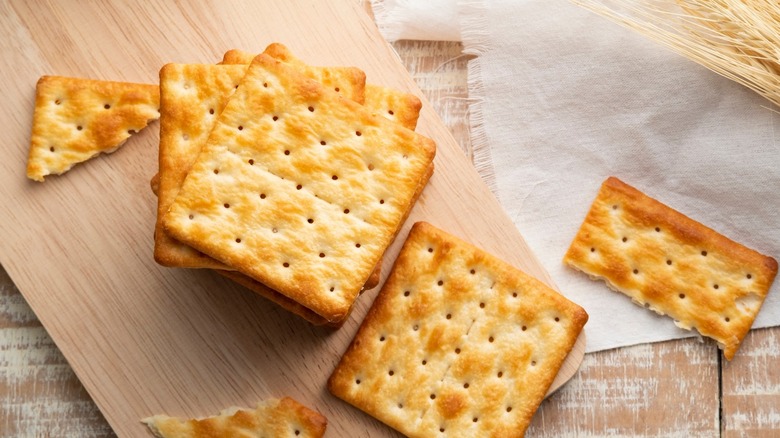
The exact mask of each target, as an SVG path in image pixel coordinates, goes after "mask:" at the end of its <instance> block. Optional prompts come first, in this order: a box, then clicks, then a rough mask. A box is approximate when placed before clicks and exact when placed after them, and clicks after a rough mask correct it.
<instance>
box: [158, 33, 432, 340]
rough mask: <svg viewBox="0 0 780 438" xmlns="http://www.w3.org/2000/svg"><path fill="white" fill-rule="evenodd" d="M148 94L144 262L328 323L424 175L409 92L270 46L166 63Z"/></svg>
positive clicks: (377, 254)
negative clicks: (155, 119) (151, 137)
mask: <svg viewBox="0 0 780 438" xmlns="http://www.w3.org/2000/svg"><path fill="white" fill-rule="evenodd" d="M160 94H161V98H160V113H161V117H160V163H159V164H160V168H159V186H158V188H157V190H158V209H157V213H158V216H157V223H156V228H155V259H156V260H157V261H158V262H159V263H161V264H163V265H166V266H175V267H187V268H211V269H216V270H218V271H219V272H220V273H221V274H223V275H225V276H227V277H229V278H231V279H234V280H235V281H237V282H239V283H241V284H243V285H245V286H248V287H250V288H251V289H253V290H255V291H256V292H258V293H260V294H262V295H264V296H266V297H267V298H269V299H271V300H273V301H275V302H277V303H278V304H280V305H281V306H283V307H284V308H286V309H288V310H290V311H292V312H294V313H296V314H298V315H300V316H302V317H304V318H305V319H307V320H308V321H310V322H312V323H315V324H328V325H336V326H338V325H340V324H341V323H342V322H343V321H344V320H345V318H346V317H347V315H348V314H349V311H350V309H351V308H352V305H353V303H354V301H355V299H356V298H357V296H358V295H359V293H360V292H361V291H362V290H363V289H364V288H365V287H366V285H367V283H368V286H369V287H372V286H374V285H375V284H376V282H377V279H378V275H377V274H376V272H377V271H376V267H377V266H378V265H379V264H380V263H379V262H380V260H381V258H382V255H383V254H384V252H385V249H386V248H387V247H388V245H389V244H390V243H391V242H392V240H393V239H394V237H395V235H396V234H397V232H398V231H399V229H400V226H401V224H402V223H403V222H404V220H405V219H406V217H407V215H408V214H409V212H410V210H411V208H412V206H413V205H414V203H415V201H416V199H417V197H418V196H419V194H420V193H421V191H422V189H423V188H424V187H425V184H426V183H427V181H428V179H429V178H430V176H431V174H432V171H433V157H434V154H435V144H434V143H433V141H432V140H430V139H428V138H426V137H423V136H421V135H419V134H417V133H415V132H414V131H413V130H412V129H410V128H414V126H415V124H416V120H417V115H418V114H419V109H420V101H419V99H417V98H415V97H413V96H411V95H408V94H406V93H401V92H398V91H394V90H389V89H386V88H383V87H366V85H365V74H364V73H363V72H362V71H360V70H359V69H356V68H351V67H346V68H318V67H311V66H308V65H306V64H305V63H303V62H302V61H300V60H298V59H297V58H295V57H294V56H293V55H292V54H291V53H290V52H289V50H287V49H286V48H285V47H284V46H282V45H280V44H273V45H271V46H269V48H268V49H267V50H266V51H265V52H264V53H263V54H261V55H258V56H251V55H248V54H245V53H243V52H239V51H231V52H228V54H226V56H225V59H224V60H223V62H222V65H201V64H197V65H194V64H169V65H166V66H164V67H163V68H162V70H161V71H160ZM363 103H365V105H364V104H363ZM153 185H154V184H153Z"/></svg>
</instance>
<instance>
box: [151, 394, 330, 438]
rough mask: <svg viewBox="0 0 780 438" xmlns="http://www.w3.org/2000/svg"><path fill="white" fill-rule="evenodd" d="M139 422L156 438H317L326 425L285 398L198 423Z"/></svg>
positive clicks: (161, 418)
mask: <svg viewBox="0 0 780 438" xmlns="http://www.w3.org/2000/svg"><path fill="white" fill-rule="evenodd" d="M141 421H142V422H144V423H146V425H147V426H149V429H150V430H151V431H152V433H154V434H155V436H157V437H159V438H200V437H203V438H205V437H209V438H217V437H275V438H277V437H278V438H282V437H290V438H319V437H322V436H323V435H324V434H325V428H326V426H327V423H328V421H327V419H326V418H325V417H323V416H322V415H321V414H319V413H318V412H315V411H313V410H311V409H309V408H307V407H305V406H303V405H301V404H300V403H298V402H296V401H295V400H293V399H291V398H289V397H285V398H283V399H281V400H277V399H270V400H266V401H264V402H260V403H258V405H257V408H255V409H254V410H250V409H241V408H230V409H226V410H224V411H222V412H221V413H220V414H219V415H217V416H213V417H206V418H202V419H181V418H173V417H169V416H167V415H155V416H153V417H149V418H144V419H143V420H141Z"/></svg>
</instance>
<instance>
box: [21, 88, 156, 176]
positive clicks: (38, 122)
mask: <svg viewBox="0 0 780 438" xmlns="http://www.w3.org/2000/svg"><path fill="white" fill-rule="evenodd" d="M159 105H160V89H159V87H158V86H157V85H152V84H136V83H129V82H110V81H100V80H94V79H80V78H67V77H62V76H43V77H41V78H40V79H39V80H38V84H37V86H36V89H35V111H34V113H33V123H32V136H31V139H30V154H29V158H28V160H27V177H28V178H30V179H33V180H35V181H43V180H44V177H45V176H47V175H51V174H58V175H59V174H63V173H65V172H67V171H68V170H70V169H71V168H72V167H73V166H74V165H76V164H78V163H81V162H84V161H87V160H88V159H90V158H92V157H94V156H96V155H98V154H100V153H111V152H114V151H115V150H116V149H117V148H119V147H120V146H122V144H124V142H125V141H126V140H127V139H128V138H129V137H130V136H131V135H132V134H133V133H136V132H138V131H140V130H141V129H143V128H145V127H146V125H147V124H148V123H149V121H151V120H156V119H157V118H158V117H159V116H160V115H159V112H158V107H159Z"/></svg>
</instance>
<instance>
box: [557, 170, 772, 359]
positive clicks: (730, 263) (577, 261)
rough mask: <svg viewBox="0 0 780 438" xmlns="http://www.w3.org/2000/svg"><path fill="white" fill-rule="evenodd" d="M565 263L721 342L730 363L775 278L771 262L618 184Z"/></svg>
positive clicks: (597, 206)
mask: <svg viewBox="0 0 780 438" xmlns="http://www.w3.org/2000/svg"><path fill="white" fill-rule="evenodd" d="M564 262H565V263H566V264H568V265H569V266H571V267H573V268H575V269H578V270H580V271H582V272H584V273H586V274H588V275H590V276H591V277H592V278H595V279H602V280H604V281H605V282H606V283H607V286H609V287H610V288H612V289H614V290H617V291H619V292H622V293H624V294H626V295H628V296H629V297H631V298H632V299H633V300H634V302H636V303H637V304H639V305H643V306H645V307H649V308H650V309H651V310H654V311H655V312H657V313H660V314H662V315H669V316H670V317H671V318H673V319H674V322H675V324H677V325H678V326H679V327H681V328H683V329H686V330H690V329H696V330H697V331H698V332H699V333H701V334H702V335H703V336H707V337H709V338H712V339H714V340H716V341H717V342H718V345H719V346H720V348H722V349H723V353H724V356H725V357H726V359H729V360H731V358H733V357H734V353H735V352H736V351H737V348H738V347H739V344H740V343H741V342H742V339H743V338H744V337H745V335H746V334H747V332H748V331H749V330H750V327H751V326H752V325H753V320H754V319H755V317H756V315H757V314H758V311H759V309H760V308H761V304H762V303H763V302H764V298H765V297H766V294H767V292H768V291H769V287H770V286H771V284H772V281H773V280H774V278H775V275H776V274H777V262H776V261H775V260H774V259H773V258H771V257H767V256H764V255H761V254H759V253H758V252H756V251H753V250H752V249H749V248H746V247H745V246H743V245H740V244H739V243H736V242H734V241H732V240H730V239H728V238H726V237H724V236H723V235H721V234H718V233H717V232H716V231H713V230H712V229H710V228H707V227H706V226H704V225H702V224H700V223H698V222H696V221H694V220H693V219H690V218H689V217H687V216H685V215H683V214H682V213H680V212H678V211H676V210H673V209H672V208H670V207H668V206H666V205H664V204H662V203H660V202H658V201H657V200H655V199H652V198H650V197H648V196H646V195H645V194H643V193H642V192H640V191H638V190H636V189H635V188H633V187H631V186H629V185H627V184H625V183H623V182H622V181H620V180H619V179H617V178H614V177H610V178H609V179H607V180H606V181H605V182H604V183H603V184H602V186H601V190H600V191H599V193H598V196H597V197H596V199H595V200H594V201H593V205H592V206H591V208H590V211H589V212H588V215H587V216H586V218H585V221H584V222H583V224H582V226H581V227H580V230H579V232H578V233H577V236H576V237H575V238H574V241H573V242H572V244H571V246H570V248H569V250H568V252H567V253H566V256H565V257H564Z"/></svg>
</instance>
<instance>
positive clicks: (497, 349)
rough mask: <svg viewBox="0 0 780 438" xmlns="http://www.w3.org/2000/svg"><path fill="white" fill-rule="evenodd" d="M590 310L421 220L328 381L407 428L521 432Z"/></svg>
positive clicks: (410, 432) (416, 431)
mask: <svg viewBox="0 0 780 438" xmlns="http://www.w3.org/2000/svg"><path fill="white" fill-rule="evenodd" d="M587 318H588V317H587V314H586V313H585V311H584V310H583V309H582V308H581V307H579V306H577V305H576V304H574V303H572V302H570V301H568V300H567V299H566V298H564V297H563V296H561V295H560V294H558V293H557V292H555V291H553V290H551V289H550V288H549V287H547V286H545V285H544V284H543V283H541V282H540V281H538V280H536V279H534V278H532V277H530V276H528V275H526V274H524V273H523V272H521V271H519V270H517V269H516V268H514V267H512V266H510V265H508V264H507V263H505V262H503V261H501V260H499V259H498V258H496V257H494V256H492V255H490V254H487V253H485V252H484V251H482V250H480V249H478V248H476V247H474V246H473V245H471V244H469V243H466V242H464V241H462V240H460V239H457V238H455V237H453V236H451V235H448V234H447V233H445V232H443V231H441V230H438V229H436V228H435V227H433V226H432V225H430V224H427V223H423V222H420V223H416V224H415V225H414V226H413V227H412V230H411V232H410V233H409V236H408V238H407V240H406V242H405V243H404V246H403V248H402V250H401V253H400V254H399V256H398V259H397V260H396V262H395V265H394V267H393V270H392V272H391V273H390V276H389V278H388V280H387V281H386V283H385V285H384V286H383V287H382V290H381V291H380V293H379V295H378V296H377V299H376V300H375V302H374V304H373V305H372V307H371V309H370V310H369V312H368V315H367V316H366V318H365V320H364V321H363V323H362V325H361V327H360V329H359V330H358V333H357V335H356V336H355V338H354V339H353V341H352V343H351V344H350V346H349V347H348V349H347V351H346V353H345V354H344V356H343V357H342V359H341V361H340V362H339V365H338V366H337V367H336V369H335V371H334V372H333V374H332V375H331V377H330V379H329V380H328V388H329V390H330V391H331V392H332V393H333V394H334V395H336V396H337V397H339V398H342V399H344V400H346V401H347V402H349V403H351V404H352V405H354V406H356V407H358V408H359V409H361V410H363V411H365V412H367V413H368V414H370V415H372V416H374V417H376V418H377V419H379V420H381V421H383V422H384V423H386V424H388V425H389V426H391V427H393V428H394V429H396V430H398V431H400V432H401V433H403V434H405V435H407V436H414V437H422V436H439V435H440V434H441V432H442V431H443V432H445V433H447V434H454V435H455V436H502V437H503V436H505V437H511V436H522V435H523V433H524V431H525V429H526V428H527V426H528V424H529V422H530V419H531V417H532V416H533V413H534V412H535V411H536V409H537V408H538V406H539V404H540V403H541V401H542V399H543V398H544V395H545V393H546V391H547V388H549V386H550V384H551V383H552V381H553V379H554V377H555V375H556V374H557V372H558V370H559V368H560V366H561V364H562V363H563V360H564V359H565V357H566V355H567V354H568V352H569V351H570V350H571V348H572V346H573V345H574V343H575V341H576V339H577V336H578V335H579V333H580V331H581V330H582V327H583V325H584V324H585V322H586V321H587Z"/></svg>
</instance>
